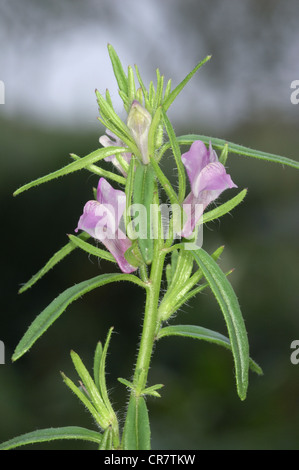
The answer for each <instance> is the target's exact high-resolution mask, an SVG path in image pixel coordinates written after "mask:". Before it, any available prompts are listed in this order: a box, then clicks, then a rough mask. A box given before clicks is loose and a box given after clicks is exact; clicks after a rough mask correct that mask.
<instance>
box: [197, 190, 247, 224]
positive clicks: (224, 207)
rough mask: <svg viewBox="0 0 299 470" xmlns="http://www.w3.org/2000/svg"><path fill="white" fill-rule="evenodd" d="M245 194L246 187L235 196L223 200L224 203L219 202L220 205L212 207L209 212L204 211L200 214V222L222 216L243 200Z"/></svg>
mask: <svg viewBox="0 0 299 470" xmlns="http://www.w3.org/2000/svg"><path fill="white" fill-rule="evenodd" d="M246 194H247V189H243V191H241V192H240V193H239V194H237V195H236V196H235V197H233V198H232V199H230V200H229V201H227V202H225V203H224V204H221V206H218V207H216V209H213V210H211V211H209V212H205V213H204V214H203V216H202V223H203V224H205V223H207V222H210V221H211V220H214V219H218V218H219V217H222V216H223V215H225V214H227V213H228V212H230V211H231V210H232V209H234V208H235V207H236V206H237V205H238V204H240V203H241V202H242V201H243V199H244V198H245V196H246Z"/></svg>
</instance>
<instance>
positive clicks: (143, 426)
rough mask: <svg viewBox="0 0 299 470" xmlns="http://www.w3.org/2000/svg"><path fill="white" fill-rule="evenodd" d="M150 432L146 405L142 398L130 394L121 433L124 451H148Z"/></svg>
mask: <svg viewBox="0 0 299 470" xmlns="http://www.w3.org/2000/svg"><path fill="white" fill-rule="evenodd" d="M150 439H151V432H150V423H149V417H148V411H147V407H146V403H145V400H144V398H143V397H141V396H138V397H136V396H135V394H134V392H132V394H131V398H130V401H129V406H128V412H127V417H126V422H125V426H124V432H123V440H122V445H123V449H124V450H150V448H151V442H150Z"/></svg>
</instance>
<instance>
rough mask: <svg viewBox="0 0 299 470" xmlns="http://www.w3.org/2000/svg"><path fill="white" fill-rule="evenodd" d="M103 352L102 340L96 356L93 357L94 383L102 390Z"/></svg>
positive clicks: (98, 345)
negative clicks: (100, 378)
mask: <svg viewBox="0 0 299 470" xmlns="http://www.w3.org/2000/svg"><path fill="white" fill-rule="evenodd" d="M102 354H103V346H102V343H101V341H99V342H98V344H97V347H96V350H95V353H94V358H93V378H94V383H95V384H96V387H97V389H98V390H100V382H99V377H100V373H99V371H100V363H101V357H102Z"/></svg>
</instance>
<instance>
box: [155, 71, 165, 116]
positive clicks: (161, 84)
mask: <svg viewBox="0 0 299 470" xmlns="http://www.w3.org/2000/svg"><path fill="white" fill-rule="evenodd" d="M156 74H157V92H156V99H155V102H154V109H157V108H158V106H160V105H161V104H162V97H163V88H164V75H161V74H160V71H159V69H157V70H156Z"/></svg>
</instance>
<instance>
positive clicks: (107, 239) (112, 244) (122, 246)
mask: <svg viewBox="0 0 299 470" xmlns="http://www.w3.org/2000/svg"><path fill="white" fill-rule="evenodd" d="M125 207H126V195H125V193H124V192H123V191H120V190H117V189H114V188H113V187H112V186H111V185H110V184H109V183H108V182H107V181H106V180H105V179H104V178H101V179H100V181H99V184H98V189H97V200H96V201H95V200H93V201H88V202H87V203H86V204H85V206H84V210H83V214H82V215H81V217H80V219H79V222H78V226H77V228H76V230H75V231H76V232H78V230H84V231H85V232H87V233H88V234H89V235H90V236H91V237H93V238H95V239H96V240H100V241H101V242H102V243H103V244H104V245H105V247H106V248H107V250H109V251H110V253H111V254H112V255H113V256H114V258H115V260H116V261H117V263H118V266H119V267H120V269H121V270H122V271H123V272H124V273H131V272H133V271H135V270H136V268H135V267H133V266H132V265H131V264H130V263H128V261H127V260H126V258H125V256H124V255H125V252H126V251H127V250H128V249H129V248H130V246H131V241H130V240H129V239H128V238H127V237H126V235H125V234H124V233H123V232H122V231H121V230H120V228H119V224H120V220H121V218H122V215H123V213H124V210H125Z"/></svg>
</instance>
